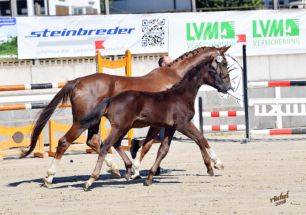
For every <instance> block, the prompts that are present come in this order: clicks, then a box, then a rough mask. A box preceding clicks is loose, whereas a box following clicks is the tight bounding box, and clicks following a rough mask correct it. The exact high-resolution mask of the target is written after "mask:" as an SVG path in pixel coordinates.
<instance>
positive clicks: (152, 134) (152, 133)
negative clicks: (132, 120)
mask: <svg viewBox="0 0 306 215" xmlns="http://www.w3.org/2000/svg"><path fill="white" fill-rule="evenodd" d="M160 129H161V128H155V127H150V129H149V131H148V134H147V137H146V139H145V140H144V143H143V146H142V149H141V152H140V156H139V155H136V158H135V160H134V162H133V173H134V174H133V175H132V176H131V178H132V179H135V178H137V177H138V176H140V173H139V169H140V164H141V161H142V159H143V158H144V156H145V155H146V154H147V152H148V151H149V150H150V148H151V147H152V145H153V142H154V139H155V138H156V136H157V134H158V132H159V131H160Z"/></svg>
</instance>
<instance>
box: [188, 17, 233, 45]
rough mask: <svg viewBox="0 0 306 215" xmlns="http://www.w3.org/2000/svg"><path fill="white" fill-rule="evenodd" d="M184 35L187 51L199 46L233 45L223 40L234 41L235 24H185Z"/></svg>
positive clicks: (231, 42) (231, 22)
mask: <svg viewBox="0 0 306 215" xmlns="http://www.w3.org/2000/svg"><path fill="white" fill-rule="evenodd" d="M186 33H187V38H186V39H187V42H188V43H187V46H188V49H194V48H197V47H201V46H213V45H219V46H223V45H234V44H233V43H235V42H234V41H225V40H233V39H235V22H234V21H230V22H201V23H199V24H198V23H186ZM195 41H196V42H195ZM189 42H191V43H189Z"/></svg>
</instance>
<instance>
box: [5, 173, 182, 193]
mask: <svg viewBox="0 0 306 215" xmlns="http://www.w3.org/2000/svg"><path fill="white" fill-rule="evenodd" d="M183 171H186V170H180V169H174V170H172V173H171V174H169V175H162V176H154V178H153V184H159V183H161V184H164V183H168V184H172V183H182V182H179V181H159V180H161V179H162V180H163V179H171V180H173V179H178V177H176V176H175V172H183ZM120 174H121V178H124V174H125V170H120ZM148 174H149V170H142V171H140V175H141V177H139V178H137V179H135V180H131V181H125V180H124V181H122V180H120V181H119V180H118V181H116V180H114V179H119V178H116V177H114V176H112V175H111V174H101V175H100V177H99V178H98V179H97V180H96V181H95V183H94V184H93V185H92V186H91V187H90V188H91V189H92V188H95V187H101V186H112V187H117V188H124V186H126V185H130V184H143V183H144V182H145V180H146V179H147V176H148ZM89 177H90V175H74V176H67V177H58V178H57V177H55V178H54V179H53V183H52V184H53V185H57V184H60V183H71V182H82V183H81V184H73V185H63V186H57V187H54V188H52V189H60V188H65V187H76V188H81V187H83V185H84V182H85V181H87V180H88V179H89ZM107 180H112V181H107ZM24 183H38V184H41V185H42V178H38V179H32V180H23V181H18V182H13V183H9V184H8V185H7V186H8V187H17V186H19V185H21V184H24ZM89 190H90V189H89Z"/></svg>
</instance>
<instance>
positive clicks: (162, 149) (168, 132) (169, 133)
mask: <svg viewBox="0 0 306 215" xmlns="http://www.w3.org/2000/svg"><path fill="white" fill-rule="evenodd" d="M174 132H175V129H165V136H164V140H163V142H162V143H161V145H160V146H159V149H158V152H157V157H156V161H155V163H154V165H153V166H152V168H151V169H150V172H149V175H148V179H147V180H146V181H145V185H146V186H150V185H151V184H152V180H153V176H154V175H155V173H156V171H157V168H158V167H159V166H160V163H161V161H162V160H163V159H164V157H166V155H167V154H168V152H169V147H170V143H171V140H172V138H173V135H174Z"/></svg>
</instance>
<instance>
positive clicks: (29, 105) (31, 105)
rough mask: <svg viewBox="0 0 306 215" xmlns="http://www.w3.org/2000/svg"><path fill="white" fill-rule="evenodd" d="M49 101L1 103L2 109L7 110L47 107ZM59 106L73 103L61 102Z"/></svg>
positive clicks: (69, 105) (0, 109) (0, 107)
mask: <svg viewBox="0 0 306 215" xmlns="http://www.w3.org/2000/svg"><path fill="white" fill-rule="evenodd" d="M48 104H49V103H25V104H13V105H0V111H6V110H29V109H42V108H45V107H47V105H48ZM58 107H59V108H63V107H71V103H64V104H62V103H61V104H59V106H58Z"/></svg>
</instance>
